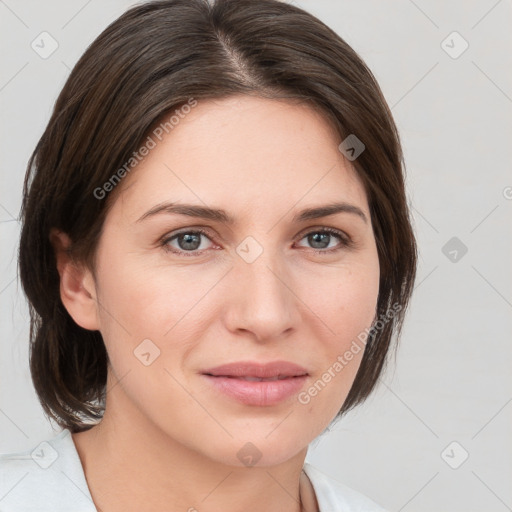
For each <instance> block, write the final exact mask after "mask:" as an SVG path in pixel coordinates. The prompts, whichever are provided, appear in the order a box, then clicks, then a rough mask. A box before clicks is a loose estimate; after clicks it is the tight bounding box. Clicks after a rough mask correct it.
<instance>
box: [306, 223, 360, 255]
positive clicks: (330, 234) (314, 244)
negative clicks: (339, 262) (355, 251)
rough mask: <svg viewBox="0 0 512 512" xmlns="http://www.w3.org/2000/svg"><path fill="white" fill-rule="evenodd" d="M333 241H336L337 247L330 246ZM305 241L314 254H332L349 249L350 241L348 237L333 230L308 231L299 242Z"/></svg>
mask: <svg viewBox="0 0 512 512" xmlns="http://www.w3.org/2000/svg"><path fill="white" fill-rule="evenodd" d="M333 238H334V239H336V238H337V239H338V241H339V242H338V245H334V246H333V245H331V242H333ZM304 239H307V242H308V243H309V244H311V248H312V249H314V251H315V252H316V253H333V252H336V251H339V250H340V249H343V248H344V247H349V246H350V245H351V239H350V237H349V236H348V235H346V234H345V233H343V232H342V231H339V230H337V229H333V228H321V229H315V230H312V231H309V232H308V233H306V234H305V235H303V236H302V238H301V240H304Z"/></svg>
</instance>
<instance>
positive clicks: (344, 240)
mask: <svg viewBox="0 0 512 512" xmlns="http://www.w3.org/2000/svg"><path fill="white" fill-rule="evenodd" d="M314 233H325V234H328V235H331V236H333V237H335V238H337V239H338V240H339V245H338V247H331V248H329V249H315V248H314V247H306V249H310V250H312V251H316V252H318V253H322V252H325V253H329V252H334V251H336V250H337V249H342V248H343V247H349V246H351V245H352V239H351V238H350V237H349V236H348V235H346V234H344V233H341V232H338V231H335V230H329V229H325V228H324V229H321V228H318V229H313V230H311V231H308V232H306V233H304V234H302V235H300V236H299V237H298V239H297V240H298V241H299V242H300V241H301V240H303V239H304V238H306V237H308V236H309V235H311V234H314ZM185 234H197V235H202V236H203V237H205V238H207V239H208V240H209V241H210V242H211V243H212V244H214V245H216V243H215V241H214V240H213V238H212V236H211V235H210V234H209V233H207V232H206V231H201V230H190V231H181V232H179V233H175V234H173V235H171V236H168V237H164V238H163V239H162V241H161V245H162V246H164V248H165V249H166V250H167V251H169V252H173V253H175V254H179V255H183V254H185V255H189V256H194V255H196V254H202V253H203V252H205V251H207V250H208V249H200V250H198V249H195V250H193V251H185V250H183V249H176V248H172V249H171V248H169V242H171V241H173V240H176V239H177V238H178V237H179V236H180V235H185Z"/></svg>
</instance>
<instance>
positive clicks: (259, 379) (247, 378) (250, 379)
mask: <svg viewBox="0 0 512 512" xmlns="http://www.w3.org/2000/svg"><path fill="white" fill-rule="evenodd" d="M203 375H207V376H209V377H224V378H226V379H237V380H245V381H247V382H273V381H276V380H285V379H297V378H300V377H306V376H307V373H306V374H304V375H276V376H275V377H253V376H234V375H212V374H211V373H204V374H203Z"/></svg>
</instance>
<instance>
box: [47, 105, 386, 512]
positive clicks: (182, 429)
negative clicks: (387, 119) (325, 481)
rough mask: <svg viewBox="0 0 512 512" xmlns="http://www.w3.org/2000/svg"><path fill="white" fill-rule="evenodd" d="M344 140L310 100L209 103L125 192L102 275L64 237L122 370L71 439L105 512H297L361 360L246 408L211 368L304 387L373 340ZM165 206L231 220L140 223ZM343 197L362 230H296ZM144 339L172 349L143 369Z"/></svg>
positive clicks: (342, 220) (355, 192) (90, 318)
mask: <svg viewBox="0 0 512 512" xmlns="http://www.w3.org/2000/svg"><path fill="white" fill-rule="evenodd" d="M340 142H341V139H340V138H339V136H338V135H337V134H336V133H335V132H334V130H333V128H332V127H331V126H330V125H329V124H328V122H327V121H326V120H325V118H324V117H323V116H322V115H321V114H319V113H318V112H317V111H315V110H313V109H311V107H308V106H305V105H299V104H296V103H291V102H288V101H284V100H269V99H262V98H256V97H250V96H234V97H230V98H227V99H222V100H208V101H205V100H202V101H200V102H199V103H198V105H197V106H196V107H195V108H193V109H192V110H191V112H190V113H189V114H187V116H186V117H185V118H184V119H182V120H181V121H180V123H179V124H178V125H177V126H176V127H175V128H174V129H173V130H172V131H171V132H170V133H169V134H168V135H167V136H166V137H165V138H164V139H163V140H162V142H159V143H158V144H157V146H156V147H155V148H154V149H152V150H151V151H150V153H149V155H148V156H147V157H146V158H145V159H144V160H143V161H142V162H141V163H140V164H139V165H138V166H137V167H136V168H135V169H134V170H133V171H132V172H131V173H130V174H129V175H127V176H126V177H125V178H124V179H123V180H122V181H121V183H120V184H119V185H118V187H121V189H120V191H119V192H120V193H119V195H118V197H117V198H116V200H115V202H114V204H113V207H112V209H111V211H110V212H109V214H108V215H107V218H106V221H105V225H104V229H103V232H102V235H101V239H100V241H99V246H98V250H97V266H96V269H95V276H94V275H93V274H92V273H91V272H90V270H88V269H87V268H84V267H81V266H79V265H76V264H73V263H72V262H71V261H70V260H69V259H67V256H66V253H65V252H64V251H63V249H64V248H65V247H66V245H67V244H68V243H69V238H68V237H67V236H66V235H65V234H64V233H59V232H56V231H53V232H52V235H51V239H52V242H53V244H54V247H55V249H56V253H57V261H58V268H59V273H60V276H61V297H62V301H63V303H64V305H65V307H66V309H67V310H68V311H69V313H70V315H71V316H72V317H73V319H74V320H75V321H76V323H77V324H78V325H80V326H82V327H84V328H86V329H95V330H96V329H97V330H99V331H100V332H101V334H102V336H103V339H104V341H105V345H106V348H107V351H108V354H109V358H110V361H111V366H110V367H109V372H108V383H107V390H108V392H107V402H106V410H105V415H104V417H103V419H102V421H101V422H100V423H99V424H98V425H97V426H95V427H93V428H92V429H90V430H89V431H86V432H83V433H78V434H73V435H72V437H73V441H74V442H75V445H76V447H77V450H78V453H79V455H80V458H81V461H82V465H83V467H84V471H85V475H86V478H87V482H88V485H89V489H90V491H91V495H92V497H93V499H94V502H95V504H96V506H97V508H98V510H100V509H101V510H102V511H103V512H111V511H112V512H114V511H115V512H117V511H124V510H128V509H130V510H138V511H150V510H151V511H152V510H166V511H170V512H172V511H187V510H188V511H190V512H192V511H193V510H197V511H199V512H213V511H218V510H223V511H225V512H234V511H240V510H251V511H253V512H259V511H261V512H263V511H265V512H269V511H275V512H278V511H279V512H283V511H285V512H288V511H289V512H291V511H294V512H297V511H299V510H300V507H299V501H298V500H299V482H300V483H301V487H302V486H305V485H306V484H307V483H308V482H307V481H305V479H304V477H302V478H301V477H300V475H301V469H302V467H303V464H304V460H305V457H306V453H307V449H308V444H309V443H310V442H311V441H312V440H314V439H315V438H316V437H317V436H318V435H320V434H321V433H322V432H323V431H324V430H325V429H326V427H327V426H328V425H329V424H330V423H331V421H332V420H333V419H334V418H335V416H336V414H337V413H338V411H339V409H340V408H341V406H342V404H343V402H344V400H345V398H346V396H347V394H348V392H349V390H350V387H351V385H352V382H353V380H354V377H355V375H356V372H357V369H358V367H359V364H360V361H361V357H362V354H363V351H362V350H361V351H360V352H359V353H358V354H356V355H354V358H353V359H352V361H350V363H349V364H347V365H346V366H345V367H344V368H343V370H342V371H341V372H339V373H338V374H337V375H336V377H335V378H333V379H332V380H331V381H330V382H329V383H328V384H327V385H326V386H325V387H324V389H323V390H322V391H321V392H319V393H318V394H317V396H315V397H312V398H311V400H310V402H309V403H307V404H302V403H300V402H299V401H298V400H297V396H293V397H292V398H290V399H287V400H285V401H283V402H281V403H279V404H278V405H274V406H267V407H261V406H248V405H244V404H242V403H240V402H238V401H235V400H234V399H232V398H229V397H227V396H225V395H223V394H220V393H219V392H217V391H216V390H215V389H213V387H212V386H210V385H209V384H208V383H207V382H205V379H204V378H203V377H202V376H201V375H200V372H201V370H204V369H207V368H211V367H213V366H217V365H220V364H224V363H228V362H234V361H240V360H244V361H260V362H268V361H274V360H286V361H291V362H294V363H297V364H299V365H302V366H304V367H305V368H306V369H307V370H308V371H309V373H310V376H309V377H308V379H307V382H306V383H305V384H304V387H303V390H307V389H308V388H309V387H310V386H312V384H313V383H314V382H315V381H317V380H318V379H319V378H320V377H321V376H322V374H323V373H324V372H325V371H327V370H328V369H329V368H330V367H332V365H333V363H334V362H335V361H336V359H337V357H338V356H340V355H342V354H343V353H344V352H345V351H346V350H347V349H349V347H350V345H351V342H352V341H353V340H354V339H356V337H357V335H358V334H359V333H360V332H361V331H363V330H364V329H365V328H367V327H370V325H371V323H372V321H373V320H374V317H375V308H376V304H377V296H378V291H379V284H378V282H379V261H378V255H377V249H376V244H375V239H374V235H373V230H372V225H371V219H370V213H369V209H368V203H367V198H366V194H365V191H364V188H363V185H362V184H361V182H360V181H359V179H358V177H357V175H356V173H355V171H354V169H353V167H352V164H351V163H350V162H349V161H348V160H346V159H345V158H344V157H343V155H342V154H341V152H340V151H339V150H338V145H339V144H340ZM165 201H175V202H180V203H193V204H198V205H202V206H206V205H207V206H209V207H216V208H223V209H224V210H226V211H227V212H228V213H229V214H231V215H232V216H233V217H235V219H236V223H235V224H234V225H233V226H227V225H224V224H222V223H220V222H218V221H212V220H204V219H200V218H189V217H186V216H183V215H177V214H168V213H161V214H158V215H154V216H150V217H148V218H146V219H145V220H142V221H140V222H137V219H139V218H140V217H141V216H142V215H143V214H144V213H145V212H147V211H148V210H150V209H151V208H152V207H154V206H155V205H158V204H160V203H163V202H165ZM340 201H344V202H346V203H349V204H351V205H354V206H356V207H358V208H359V209H360V210H361V211H362V212H363V213H364V214H365V216H366V219H367V222H365V221H364V220H363V219H362V218H361V217H360V216H359V215H356V214H354V213H350V212H341V213H337V214H335V215H331V216H326V217H323V218H319V219H313V220H308V221H304V222H300V223H293V222H292V217H293V215H294V214H295V213H296V212H298V211H300V210H302V209H304V208H307V207H313V206H320V205H326V204H329V203H331V202H340ZM199 227H202V228H204V229H206V230H207V232H208V234H207V236H204V235H202V236H201V239H200V240H201V245H200V246H199V248H197V249H192V250H191V249H190V248H189V249H188V253H186V251H187V245H186V243H184V240H183V238H181V239H176V238H175V239H174V240H173V241H168V242H167V246H168V247H169V246H170V247H171V248H172V249H174V250H176V251H179V250H180V249H181V251H182V252H185V253H186V254H185V256H180V255H178V254H175V253H173V252H167V251H165V249H164V245H159V244H158V240H159V239H161V238H162V237H163V236H164V235H172V234H175V233H176V231H178V230H181V231H183V230H182V228H199ZM324 227H331V228H334V229H337V230H340V231H342V232H343V233H345V234H346V235H348V236H349V237H350V238H351V239H352V241H353V244H352V246H350V247H345V246H344V245H343V243H342V241H341V240H340V239H339V238H337V237H336V236H334V235H332V236H331V237H330V238H329V237H326V240H325V243H324V245H319V244H318V243H317V245H315V241H314V239H313V240H311V238H312V237H308V236H307V235H308V234H309V233H310V232H313V233H318V231H319V230H320V231H321V228H324ZM248 236H251V237H253V238H254V239H255V240H256V241H257V243H258V244H259V246H260V247H261V248H262V249H263V252H262V254H261V255H260V256H259V257H258V258H257V259H256V260H255V261H254V262H252V263H248V262H247V261H245V260H244V259H243V258H242V257H240V256H239V254H238V253H237V252H236V249H237V247H238V246H239V244H240V243H241V242H242V241H243V240H244V239H245V238H246V237H248ZM317 236H318V235H317ZM168 238H169V237H168ZM180 242H181V245H180ZM188 247H190V246H188ZM195 247H198V246H197V245H196V246H195ZM324 247H326V248H324ZM336 247H338V248H339V250H338V251H336V252H331V253H327V252H325V251H327V250H328V249H331V248H336ZM315 249H318V250H323V251H324V253H323V254H318V253H316V252H315ZM251 250H252V249H251ZM194 251H195V253H194ZM191 253H192V254H194V255H193V256H187V254H188V255H190V254H191ZM315 284H316V286H314V285H315ZM145 339H150V340H151V342H152V343H154V345H156V346H157V347H158V349H159V350H160V355H159V357H157V358H156V359H154V361H153V362H152V363H151V364H150V365H148V366H146V365H144V364H142V363H141V361H140V360H139V359H138V358H137V357H136V356H135V355H134V350H135V349H136V348H137V346H139V345H140V343H141V342H142V341H143V340H145ZM247 442H251V443H252V444H253V445H255V446H256V447H257V449H258V450H259V452H260V453H261V458H260V459H259V461H258V462H257V463H256V465H254V466H253V467H247V466H245V465H244V464H243V463H242V462H241V460H239V459H238V457H237V452H238V451H239V450H240V449H241V448H242V447H244V445H245V444H246V443H247ZM306 480H307V479H306Z"/></svg>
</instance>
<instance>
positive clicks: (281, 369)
mask: <svg viewBox="0 0 512 512" xmlns="http://www.w3.org/2000/svg"><path fill="white" fill-rule="evenodd" d="M201 373H203V374H205V375H212V376H214V377H258V378H261V379H264V378H271V377H300V376H302V375H308V371H307V370H306V369H305V368H303V367H302V366H299V365H298V364H295V363H290V362H288V361H272V362H269V363H257V362H252V361H237V362H235V363H228V364H223V365H221V366H216V367H215V368H209V369H207V370H204V371H203V372H201Z"/></svg>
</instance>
